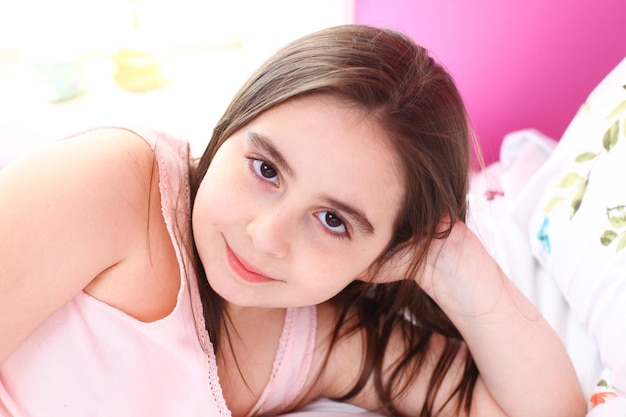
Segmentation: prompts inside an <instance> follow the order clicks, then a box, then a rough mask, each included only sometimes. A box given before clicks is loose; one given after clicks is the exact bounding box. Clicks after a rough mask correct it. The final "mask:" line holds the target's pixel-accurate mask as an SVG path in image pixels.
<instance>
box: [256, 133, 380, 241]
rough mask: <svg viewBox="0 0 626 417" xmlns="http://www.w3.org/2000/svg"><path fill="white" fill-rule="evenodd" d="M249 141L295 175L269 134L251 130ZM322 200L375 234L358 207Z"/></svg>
mask: <svg viewBox="0 0 626 417" xmlns="http://www.w3.org/2000/svg"><path fill="white" fill-rule="evenodd" d="M248 141H249V142H250V145H251V146H253V147H255V148H259V149H261V150H262V151H264V152H267V153H268V154H269V155H270V156H271V157H272V160H273V161H274V162H275V163H276V164H277V165H278V166H279V168H280V169H281V170H282V171H284V172H286V173H287V174H288V175H289V176H290V177H294V175H295V174H294V171H293V169H292V168H291V166H290V165H289V163H287V160H286V159H285V157H284V156H283V154H282V153H281V152H280V151H279V150H278V149H276V146H275V145H274V144H273V143H272V141H271V140H270V139H269V138H268V137H267V136H264V135H261V134H260V133H257V132H250V133H249V134H248ZM322 200H323V201H325V203H326V204H328V205H329V206H332V207H334V208H336V209H337V210H339V211H342V212H344V213H346V215H347V216H348V217H350V218H351V219H352V221H353V222H354V223H355V227H356V229H357V230H359V231H360V232H362V233H364V234H366V235H372V234H374V226H372V223H371V222H370V221H369V220H368V219H367V217H366V216H365V214H364V213H363V212H361V211H360V210H358V209H357V208H355V207H352V206H351V205H349V204H346V203H342V202H341V201H339V200H336V199H334V198H330V197H324V198H322Z"/></svg>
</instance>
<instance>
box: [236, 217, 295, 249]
mask: <svg viewBox="0 0 626 417" xmlns="http://www.w3.org/2000/svg"><path fill="white" fill-rule="evenodd" d="M287 217H288V216H287V215H286V213H285V210H281V209H280V208H278V207H275V206H272V207H267V208H265V209H264V210H263V211H260V212H257V214H256V216H255V217H254V218H253V219H252V221H250V222H249V223H248V225H247V226H246V232H247V233H248V236H250V239H251V240H252V244H253V246H254V247H255V249H257V250H259V251H262V252H265V253H267V254H270V255H273V256H275V257H277V258H282V257H285V256H286V255H287V253H288V251H289V236H290V230H289V229H290V227H289V225H288V223H289V221H288V220H287ZM291 232H292V233H293V230H291Z"/></svg>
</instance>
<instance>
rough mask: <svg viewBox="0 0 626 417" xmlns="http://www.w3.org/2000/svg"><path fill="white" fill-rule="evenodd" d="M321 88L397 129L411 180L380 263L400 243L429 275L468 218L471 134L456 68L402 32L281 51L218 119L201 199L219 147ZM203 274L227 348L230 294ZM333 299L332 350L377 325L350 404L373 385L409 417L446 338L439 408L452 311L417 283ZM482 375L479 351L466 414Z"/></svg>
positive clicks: (345, 32) (457, 395) (464, 394)
mask: <svg viewBox="0 0 626 417" xmlns="http://www.w3.org/2000/svg"><path fill="white" fill-rule="evenodd" d="M319 93H325V94H332V95H334V96H338V97H340V98H342V99H345V100H347V101H348V102H349V103H351V104H353V105H355V106H356V107H357V108H358V109H361V110H363V111H364V112H365V113H366V114H367V115H368V117H372V118H375V119H374V120H375V121H376V122H378V123H379V124H380V126H381V127H382V128H383V129H384V130H385V131H386V132H387V136H388V138H389V142H390V144H391V146H392V147H393V148H394V149H395V151H396V154H397V155H398V158H399V161H400V162H401V164H402V172H403V175H404V180H405V184H406V185H407V187H406V190H405V195H404V196H403V197H404V202H403V206H402V208H401V210H400V213H399V215H398V218H397V219H396V223H395V233H394V237H393V239H392V241H391V242H389V245H388V247H387V250H386V251H385V252H384V253H383V254H382V255H381V256H380V257H379V259H377V260H376V261H375V262H374V264H373V266H372V267H373V268H377V267H380V266H381V265H382V264H384V262H385V261H386V260H387V259H389V257H390V256H391V255H392V254H393V252H394V251H395V249H397V248H399V247H400V246H405V247H406V246H411V247H412V248H413V249H414V253H415V257H414V259H413V262H412V264H411V267H410V273H409V275H408V276H413V274H415V273H419V271H420V268H421V266H422V265H423V263H424V262H425V257H426V253H427V251H428V246H429V243H430V242H431V241H432V240H433V239H438V238H444V237H445V236H447V234H448V233H449V230H446V231H443V232H442V231H441V230H438V228H439V227H440V226H439V225H440V220H441V219H443V218H447V219H449V220H451V224H453V223H454V221H455V220H464V219H465V215H466V210H467V207H466V194H467V191H468V173H469V168H470V167H469V164H470V146H469V144H470V140H469V137H470V132H469V127H468V122H467V115H466V111H465V107H464V105H463V102H462V100H461V97H460V95H459V93H458V91H457V89H456V87H455V85H454V82H453V80H452V78H451V77H450V75H449V74H448V73H447V72H446V71H445V70H444V69H443V67H442V66H441V65H440V64H438V63H437V62H435V60H434V59H433V58H431V57H430V56H429V54H428V52H427V51H426V50H425V49H424V48H422V47H420V46H418V45H416V44H415V43H414V42H413V41H412V40H410V39H409V38H408V37H406V36H404V35H402V34H400V33H398V32H395V31H391V30H386V29H379V28H373V27H369V26H360V25H345V26H338V27H334V28H329V29H325V30H322V31H320V32H317V33H314V34H311V35H309V36H306V37H304V38H301V39H299V40H296V41H295V42H293V43H291V44H289V45H287V46H286V47H285V48H283V49H282V50H280V51H279V52H278V53H277V54H276V55H274V56H273V57H271V58H270V59H269V60H268V61H267V62H266V63H265V64H263V65H262V66H261V67H260V68H259V69H258V70H257V71H256V72H255V73H254V74H253V75H252V77H251V78H250V79H249V80H248V82H247V83H246V84H245V85H244V86H243V87H242V88H241V89H240V90H239V92H238V93H237V94H236V95H235V97H234V99H233V101H232V102H231V104H230V106H229V107H228V108H227V110H226V112H225V113H224V115H223V117H222V118H221V119H220V121H219V122H218V124H217V126H216V128H215V130H214V132H213V136H212V138H211V141H210V143H209V145H208V147H207V149H206V151H205V152H204V154H203V155H202V157H201V159H200V161H199V164H198V166H197V167H196V169H195V170H194V172H193V174H192V202H193V199H195V194H196V191H197V189H198V186H199V185H200V182H201V181H202V178H203V177H204V175H205V173H206V171H207V169H208V167H209V164H210V163H211V160H212V159H213V157H214V155H215V153H216V152H217V150H218V149H219V147H220V146H221V145H222V144H223V143H224V141H226V140H227V139H228V138H229V137H230V136H231V135H232V134H233V133H235V132H236V131H237V130H239V129H241V128H242V127H244V126H245V125H246V124H247V123H249V122H250V121H252V120H253V119H254V118H256V117H257V116H259V115H260V114H261V113H262V112H264V111H266V110H268V109H270V108H272V107H274V106H276V105H278V104H280V103H282V102H285V101H286V100H289V99H292V98H294V97H298V96H303V95H309V94H319ZM196 259H197V260H198V257H197V254H196ZM198 265H200V262H199V260H198ZM200 269H201V267H200ZM198 277H199V278H198V279H199V286H200V289H201V293H202V297H203V303H204V315H205V321H206V324H207V329H208V332H209V336H210V338H211V340H212V342H213V343H214V347H215V349H216V351H217V350H218V349H219V346H220V344H219V342H220V340H219V336H220V333H221V332H222V331H224V330H227V329H226V327H227V326H226V325H225V323H226V322H225V320H226V319H227V318H226V316H225V312H224V301H223V300H222V299H221V298H220V297H219V295H217V294H216V293H215V292H214V291H213V290H212V289H211V288H210V286H209V285H208V284H207V280H206V276H205V274H204V272H203V271H202V270H201V271H200V273H199V275H198ZM332 301H333V302H334V303H335V304H336V306H337V308H338V311H339V319H338V321H337V324H336V327H335V330H334V337H333V340H332V342H331V348H332V346H334V344H335V342H336V341H337V340H338V339H339V338H340V337H342V336H343V335H345V334H347V333H350V332H353V331H356V330H358V329H365V334H366V340H367V343H366V347H365V352H366V354H365V357H364V366H363V370H362V373H361V377H360V380H359V381H358V382H357V383H356V385H355V386H354V388H353V389H352V390H351V391H350V392H349V393H347V394H346V395H345V396H343V397H342V398H339V399H340V400H345V399H348V398H350V397H353V396H355V395H356V394H358V393H359V392H360V391H361V390H362V389H363V387H364V386H365V384H366V383H367V382H368V381H370V380H371V381H373V382H374V386H375V387H376V390H377V393H378V396H379V399H380V402H381V404H382V407H381V408H382V409H381V411H386V412H389V413H392V414H398V410H397V409H396V408H395V407H394V398H396V397H397V396H398V395H400V394H402V393H403V392H404V390H406V388H407V387H408V383H409V381H410V376H411V375H416V374H417V373H418V372H419V370H420V367H421V364H422V363H423V361H424V360H425V358H426V354H427V352H428V346H429V340H430V338H431V337H432V335H433V334H434V333H441V334H443V335H445V336H446V339H447V343H446V347H445V349H444V352H443V354H442V355H441V357H440V359H439V361H438V364H437V366H436V367H435V370H434V372H433V375H432V376H431V382H430V385H429V387H428V392H427V397H426V398H427V399H426V404H425V405H424V408H423V410H422V413H421V415H422V416H430V415H433V414H435V413H436V411H437V410H435V409H434V403H435V395H436V394H437V391H438V389H439V387H440V386H441V384H442V380H443V377H444V376H445V374H446V373H447V371H448V370H449V369H450V366H451V363H452V361H453V359H454V358H455V357H456V356H457V354H458V353H459V352H460V351H461V349H462V339H461V335H460V334H459V332H458V330H457V329H456V328H455V327H454V325H453V324H452V323H451V322H450V320H449V319H448V318H447V317H446V316H445V314H444V313H443V312H442V311H441V309H440V308H439V307H438V306H437V305H436V304H435V303H434V302H433V301H432V300H431V299H430V298H429V297H428V296H427V295H426V294H425V293H424V292H423V291H421V289H420V288H419V287H418V286H417V285H416V284H415V282H414V281H413V280H410V279H407V280H404V281H397V282H394V283H389V284H373V283H367V282H361V281H355V282H353V283H352V284H350V285H349V286H348V287H347V288H345V289H344V290H343V291H342V292H341V293H339V294H338V295H337V296H336V297H334V298H333V300H332ZM352 312H356V314H352ZM407 317H408V318H409V319H408V320H407ZM397 329H400V331H401V332H402V334H403V335H404V340H405V343H406V346H407V349H406V353H405V355H404V357H403V360H401V361H399V362H398V363H397V365H395V367H394V369H393V370H392V372H391V374H390V376H389V375H385V378H383V372H382V370H383V366H382V364H383V358H384V354H385V349H386V345H387V343H388V341H389V338H390V335H391V333H392V331H397ZM477 374H478V371H477V369H476V366H475V365H474V362H473V360H472V358H471V356H469V355H468V356H467V359H466V366H465V370H464V375H463V378H462V379H461V381H460V382H459V384H458V386H457V387H456V389H455V390H454V392H453V393H452V394H451V395H450V398H448V399H447V402H449V401H456V402H457V409H458V410H459V411H460V410H461V408H464V409H465V411H469V407H470V403H471V397H472V392H473V389H474V385H475V382H476V378H477Z"/></svg>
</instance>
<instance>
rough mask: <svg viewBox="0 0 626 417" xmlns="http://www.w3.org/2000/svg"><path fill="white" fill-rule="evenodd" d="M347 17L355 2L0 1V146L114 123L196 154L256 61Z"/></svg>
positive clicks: (20, 145) (26, 144) (19, 147)
mask: <svg viewBox="0 0 626 417" xmlns="http://www.w3.org/2000/svg"><path fill="white" fill-rule="evenodd" d="M353 16H354V11H353V2H352V0H306V1H290V0H270V1H265V0H260V1H255V0H223V1H221V0H54V1H49V0H23V1H8V0H0V141H4V142H5V145H4V146H0V153H2V151H4V152H5V155H4V158H5V159H8V158H10V157H13V156H12V155H7V154H6V153H7V152H10V149H11V148H13V149H14V150H15V152H16V153H17V152H23V151H24V150H27V149H28V148H30V147H31V146H30V145H31V144H32V145H33V146H37V145H38V144H39V143H40V142H41V141H46V140H54V139H56V138H58V137H61V136H64V135H66V134H69V133H72V132H75V131H76V130H77V129H78V130H80V129H83V128H88V127H92V126H94V125H110V124H114V125H130V126H140V127H150V128H155V129H162V130H166V131H167V132H169V133H172V134H174V135H176V136H178V137H181V138H186V139H187V140H189V141H190V142H191V145H192V151H193V153H194V154H200V153H201V152H202V151H203V149H204V147H205V146H206V142H207V141H208V140H209V138H210V135H211V131H212V128H213V126H214V125H215V123H216V122H217V120H218V119H219V117H220V116H221V114H222V113H223V111H224V110H225V108H226V106H227V105H228V103H229V101H230V99H231V98H232V96H233V95H234V94H235V92H236V91H237V90H238V88H239V87H240V86H241V84H243V82H244V81H245V80H246V79H247V78H248V76H249V75H250V74H251V73H252V71H253V70H254V69H256V67H257V66H258V65H259V64H260V63H261V62H262V61H263V60H265V59H266V58H267V57H268V56H269V55H270V54H272V53H273V52H274V51H276V50H277V49H278V48H279V47H281V46H283V45H284V44H285V43H287V42H289V41H291V40H293V39H295V38H297V37H299V36H301V35H304V34H306V33H309V32H312V31H314V30H317V29H321V28H324V27H328V26H334V25H338V24H342V23H350V22H352V20H353ZM6 142H11V144H10V145H8V144H7V143H6ZM0 145H1V144H0ZM0 159H2V155H0Z"/></svg>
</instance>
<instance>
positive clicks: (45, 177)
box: [0, 129, 156, 361]
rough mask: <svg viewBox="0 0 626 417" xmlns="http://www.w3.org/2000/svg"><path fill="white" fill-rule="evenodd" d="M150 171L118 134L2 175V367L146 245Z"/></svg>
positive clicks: (75, 141)
mask: <svg viewBox="0 0 626 417" xmlns="http://www.w3.org/2000/svg"><path fill="white" fill-rule="evenodd" d="M155 171H156V167H155V163H154V155H153V152H152V150H151V149H150V147H149V146H148V144H147V143H145V141H144V140H143V139H141V138H139V137H138V136H136V135H135V134H133V133H131V132H128V131H125V130H121V129H102V130H94V131H90V132H87V133H83V134H80V135H77V136H74V137H71V138H68V139H65V140H62V141H59V142H57V143H54V144H52V145H51V146H49V147H47V148H45V149H43V150H41V151H38V152H37V153H35V154H33V155H31V156H29V157H27V158H25V159H22V160H20V161H17V162H16V163H14V164H12V165H9V166H8V167H6V168H5V169H3V170H2V171H0V218H1V219H2V221H1V222H0V296H1V298H2V300H3V302H2V303H0V317H2V319H0V361H2V360H3V358H4V357H6V355H8V354H9V352H11V351H12V350H13V349H14V348H15V347H17V346H18V345H19V343H20V342H21V341H22V340H23V339H24V338H25V337H27V336H28V334H30V332H32V331H33V329H34V328H35V327H36V326H37V325H38V324H39V323H41V322H42V321H43V320H45V318H47V317H48V316H49V315H50V314H52V313H53V312H54V311H55V310H56V309H58V308H59V307H60V306H61V305H63V304H64V303H65V302H67V301H68V300H69V299H71V298H72V297H74V296H75V295H76V294H77V293H78V292H80V291H82V290H84V289H85V288H86V287H87V286H88V285H90V283H92V282H93V281H94V279H95V278H96V277H98V276H99V275H101V274H102V273H103V272H104V271H107V270H111V269H114V268H115V267H116V266H117V265H122V264H124V263H126V260H127V259H129V258H131V257H132V256H131V254H133V253H135V252H136V251H137V248H139V247H140V246H141V245H143V244H145V236H146V230H147V221H148V214H149V213H150V210H151V208H150V194H151V187H152V184H153V183H154V181H153V175H154V174H155Z"/></svg>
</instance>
